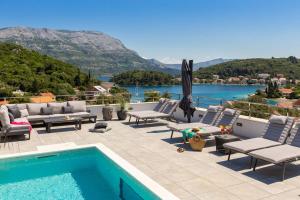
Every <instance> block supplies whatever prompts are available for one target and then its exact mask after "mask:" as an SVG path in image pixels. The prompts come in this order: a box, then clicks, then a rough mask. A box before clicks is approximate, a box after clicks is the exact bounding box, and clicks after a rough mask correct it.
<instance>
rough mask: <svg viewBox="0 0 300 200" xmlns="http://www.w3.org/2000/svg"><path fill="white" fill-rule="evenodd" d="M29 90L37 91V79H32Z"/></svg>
mask: <svg viewBox="0 0 300 200" xmlns="http://www.w3.org/2000/svg"><path fill="white" fill-rule="evenodd" d="M30 90H31V92H32V93H38V92H39V83H38V81H37V79H33V81H32V84H31V88H30Z"/></svg>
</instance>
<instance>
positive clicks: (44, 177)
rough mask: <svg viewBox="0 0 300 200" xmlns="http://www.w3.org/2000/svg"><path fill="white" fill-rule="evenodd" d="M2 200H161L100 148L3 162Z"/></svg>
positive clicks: (0, 174) (0, 165)
mask: <svg viewBox="0 0 300 200" xmlns="http://www.w3.org/2000/svg"><path fill="white" fill-rule="evenodd" d="M0 195H1V197H0V199H1V200H2V199H5V200H6V199H7V200H16V199H22V200H27V199H28V200H29V199H30V200H35V199H39V200H40V199H62V200H67V199H72V200H73V199H74V200H77V199H78V200H92V199H103V200H106V199H122V200H127V199H128V200H141V199H159V198H158V197H157V196H156V195H155V194H154V193H152V192H151V191H150V190H149V189H148V188H146V187H145V186H144V185H143V184H141V183H140V182H138V181H137V180H136V179H134V178H133V177H132V176H131V175H129V174H128V173H127V172H126V171H125V170H123V169H122V168H121V167H120V166H118V165H117V164H116V163H114V162H113V161H112V160H111V159H109V158H108V157H107V156H105V155H104V154H103V153H102V152H101V151H100V150H98V149H97V148H86V149H79V150H70V151H63V152H59V153H54V154H47V155H40V156H26V157H20V158H13V159H5V160H0Z"/></svg>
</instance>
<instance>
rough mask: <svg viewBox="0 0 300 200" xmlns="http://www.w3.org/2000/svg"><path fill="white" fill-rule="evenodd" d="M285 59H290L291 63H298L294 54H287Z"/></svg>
mask: <svg viewBox="0 0 300 200" xmlns="http://www.w3.org/2000/svg"><path fill="white" fill-rule="evenodd" d="M287 60H288V61H290V62H291V63H293V64H296V63H298V60H297V58H296V57H295V56H289V57H288V58H287Z"/></svg>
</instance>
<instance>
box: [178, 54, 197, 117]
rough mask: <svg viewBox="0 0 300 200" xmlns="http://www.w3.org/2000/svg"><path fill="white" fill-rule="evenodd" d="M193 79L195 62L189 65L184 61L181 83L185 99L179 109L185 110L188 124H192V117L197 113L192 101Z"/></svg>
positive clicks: (191, 61) (190, 62)
mask: <svg viewBox="0 0 300 200" xmlns="http://www.w3.org/2000/svg"><path fill="white" fill-rule="evenodd" d="M192 79H193V60H190V61H189V64H188V63H187V61H186V60H185V59H184V60H183V61H182V65H181V82H182V93H183V98H182V99H181V101H180V103H179V107H180V108H181V109H182V110H183V112H184V116H187V118H188V122H189V123H190V122H191V117H192V116H193V114H194V112H195V108H194V107H193V99H192V81H193V80H192Z"/></svg>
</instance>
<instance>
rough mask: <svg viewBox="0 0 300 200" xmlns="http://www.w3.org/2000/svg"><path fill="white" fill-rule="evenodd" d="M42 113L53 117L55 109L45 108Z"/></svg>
mask: <svg viewBox="0 0 300 200" xmlns="http://www.w3.org/2000/svg"><path fill="white" fill-rule="evenodd" d="M41 113H42V114H43V115H52V114H53V108H51V107H43V108H41Z"/></svg>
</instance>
